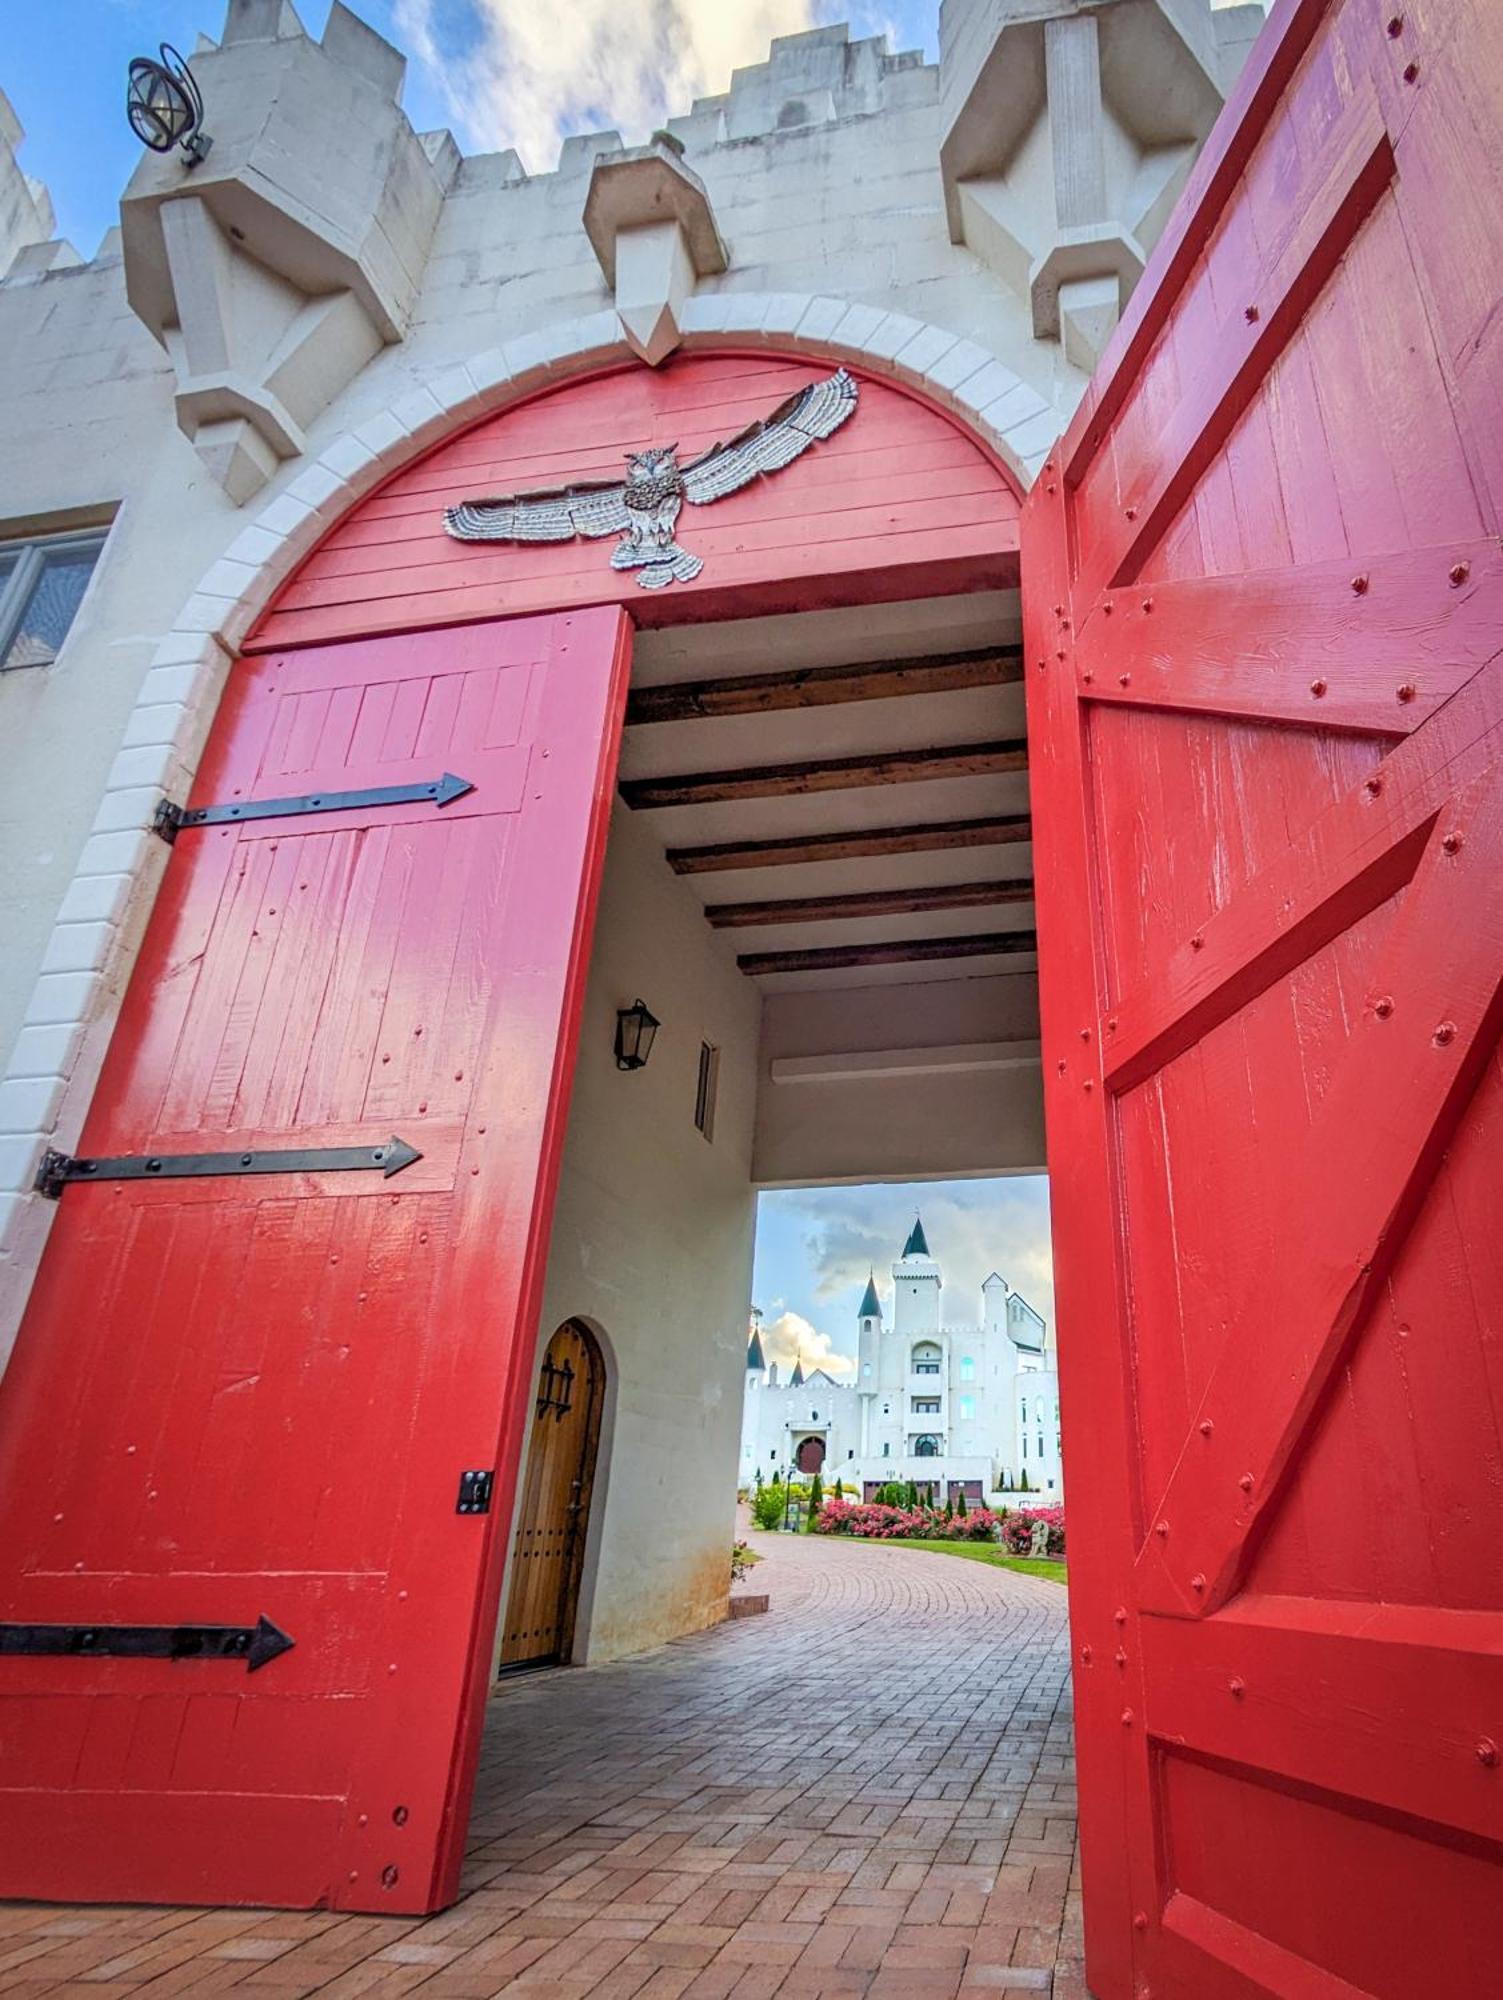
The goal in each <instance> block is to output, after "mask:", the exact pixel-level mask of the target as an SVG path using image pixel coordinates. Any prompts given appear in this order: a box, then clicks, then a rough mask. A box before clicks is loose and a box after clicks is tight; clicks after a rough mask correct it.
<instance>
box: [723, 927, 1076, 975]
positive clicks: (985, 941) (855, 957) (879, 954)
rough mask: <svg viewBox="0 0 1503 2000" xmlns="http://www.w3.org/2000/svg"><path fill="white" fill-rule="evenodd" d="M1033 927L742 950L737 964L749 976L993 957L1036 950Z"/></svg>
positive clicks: (838, 970)
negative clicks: (971, 934) (804, 947)
mask: <svg viewBox="0 0 1503 2000" xmlns="http://www.w3.org/2000/svg"><path fill="white" fill-rule="evenodd" d="M1037 950H1038V938H1037V936H1036V935H1035V933H1034V932H1033V931H990V932H987V933H986V934H984V935H981V936H976V937H942V938H907V939H905V940H903V941H902V942H901V943H897V944H834V945H821V946H815V947H811V949H809V950H807V951H745V952H742V953H741V954H740V955H739V956H738V958H737V960H736V963H737V965H739V966H740V968H741V970H742V971H743V972H744V973H746V974H747V975H748V976H750V977H755V975H756V974H758V973H763V972H840V971H844V970H846V969H847V968H849V967H852V966H863V965H908V964H913V965H920V964H923V963H924V962H925V961H926V960H930V961H932V960H934V959H943V958H995V957H998V956H1000V955H1010V954H1012V953H1015V952H1025V951H1037Z"/></svg>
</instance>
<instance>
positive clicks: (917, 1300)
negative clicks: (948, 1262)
mask: <svg viewBox="0 0 1503 2000" xmlns="http://www.w3.org/2000/svg"><path fill="white" fill-rule="evenodd" d="M892 1280H893V1304H892V1320H893V1331H894V1332H895V1333H899V1334H904V1335H907V1336H909V1337H910V1338H911V1337H912V1336H913V1335H914V1334H918V1333H937V1332H938V1331H939V1293H940V1285H941V1279H940V1275H939V1266H938V1264H936V1263H935V1261H934V1259H933V1258H932V1257H931V1256H930V1255H929V1239H928V1238H927V1237H926V1236H925V1234H924V1223H923V1218H922V1217H921V1216H917V1215H916V1216H915V1217H914V1219H913V1227H912V1229H910V1230H909V1232H908V1241H907V1242H906V1243H905V1244H904V1245H903V1254H902V1256H901V1257H899V1259H898V1261H897V1262H896V1263H895V1264H894V1265H893V1267H892Z"/></svg>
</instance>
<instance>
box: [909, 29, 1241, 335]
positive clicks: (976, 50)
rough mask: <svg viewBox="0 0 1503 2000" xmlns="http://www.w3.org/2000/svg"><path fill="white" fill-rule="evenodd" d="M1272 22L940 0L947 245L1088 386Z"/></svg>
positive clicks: (941, 155)
mask: <svg viewBox="0 0 1503 2000" xmlns="http://www.w3.org/2000/svg"><path fill="white" fill-rule="evenodd" d="M1253 16H1256V25H1261V21H1262V15H1261V13H1260V12H1259V11H1258V10H1257V9H1255V8H1250V7H1245V6H1234V7H1231V8H1223V9H1220V10H1217V11H1215V12H1213V11H1212V9H1211V6H1210V5H1209V0H1049V4H1048V5H1047V6H1041V5H1039V4H1038V0H945V5H944V7H943V9H942V10H941V20H940V74H941V84H940V99H941V126H942V142H941V150H940V166H941V172H942V175H943V179H944V186H945V203H946V210H947V214H948V218H949V224H950V235H951V238H952V240H953V241H955V242H957V243H964V244H965V245H966V246H967V247H968V248H969V249H971V250H973V251H974V252H975V253H976V255H977V256H978V257H980V258H981V259H982V260H983V261H984V262H985V263H987V264H989V265H990V266H991V267H992V269H993V270H995V271H996V272H997V273H998V275H999V276H1001V277H1002V278H1004V279H1005V280H1006V281H1007V283H1008V284H1010V285H1012V286H1013V287H1014V288H1015V289H1016V290H1017V291H1018V292H1019V293H1020V294H1021V295H1022V296H1024V297H1025V298H1026V299H1027V300H1028V303H1029V307H1030V310H1031V313H1032V318H1033V331H1034V337H1035V338H1036V339H1038V340H1058V341H1059V342H1060V344H1061V346H1062V348H1063V351H1064V355H1065V358H1066V359H1067V360H1068V361H1069V362H1070V363H1071V365H1072V366H1073V367H1075V368H1076V369H1078V370H1079V371H1080V372H1081V374H1082V375H1086V374H1089V373H1090V371H1091V370H1092V369H1093V368H1094V367H1095V366H1096V363H1097V362H1098V361H1099V360H1100V358H1101V355H1102V351H1103V349H1104V348H1105V346H1106V343H1107V341H1108V340H1109V338H1110V337H1111V333H1112V329H1113V328H1114V327H1115V326H1116V324H1117V320H1118V318H1119V316H1120V314H1121V311H1122V308H1123V307H1124V306H1125V305H1126V303H1127V300H1128V298H1129V297H1130V296H1131V294H1132V290H1133V287H1134V286H1135V285H1136V284H1137V282H1138V279H1139V278H1140V277H1141V276H1142V273H1143V267H1144V264H1145V263H1146V261H1147V256H1148V253H1149V251H1150V250H1151V249H1152V248H1153V245H1154V244H1155V243H1156V242H1157V241H1158V238H1159V236H1160V235H1161V234H1162V232H1163V228H1164V224H1165V223H1166V221H1167V220H1168V217H1169V213H1170V211H1171V209H1172V208H1173V206H1174V203H1175V200H1176V198H1177V197H1178V195H1179V192H1180V190H1181V189H1182V188H1183V186H1184V184H1185V182H1186V180H1187V179H1188V177H1189V174H1190V169H1191V167H1192V166H1193V164H1194V161H1195V156H1196V154H1197V152H1198V151H1199V148H1200V146H1201V144H1202V143H1203V141H1204V139H1205V136H1206V134H1207V133H1208V132H1209V131H1210V129H1211V126H1212V125H1213V123H1214V122H1215V119H1216V115H1217V113H1218V111H1219V110H1220V108H1221V103H1222V98H1223V95H1224V93H1225V91H1226V89H1227V88H1228V87H1229V84H1230V81H1231V79H1232V78H1233V77H1234V76H1235V74H1236V70H1237V67H1238V66H1239V65H1240V63H1241V61H1242V59H1243V58H1244V57H1245V55H1246V50H1247V45H1248V44H1247V36H1248V33H1249V31H1250V30H1251V28H1252V27H1253V26H1254V25H1255V23H1254V21H1253V18H1252V17H1253Z"/></svg>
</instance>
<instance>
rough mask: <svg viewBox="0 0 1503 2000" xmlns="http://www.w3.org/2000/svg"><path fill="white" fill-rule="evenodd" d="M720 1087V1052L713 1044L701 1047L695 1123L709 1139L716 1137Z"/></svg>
mask: <svg viewBox="0 0 1503 2000" xmlns="http://www.w3.org/2000/svg"><path fill="white" fill-rule="evenodd" d="M719 1087H720V1051H719V1049H717V1048H716V1047H715V1045H714V1043H713V1042H701V1043H700V1045H699V1086H698V1089H697V1090H696V1091H695V1094H694V1123H695V1125H696V1127H697V1128H698V1129H699V1130H700V1131H701V1132H703V1133H704V1135H705V1137H706V1138H707V1139H713V1138H714V1137H715V1095H716V1092H717V1090H718V1089H719Z"/></svg>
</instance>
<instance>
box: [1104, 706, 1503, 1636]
mask: <svg viewBox="0 0 1503 2000" xmlns="http://www.w3.org/2000/svg"><path fill="white" fill-rule="evenodd" d="M1410 740H1411V742H1412V741H1414V740H1415V739H1414V738H1411V739H1410ZM1444 817H1445V831H1444V832H1441V831H1439V830H1437V831H1436V832H1434V833H1432V835H1431V838H1430V842H1429V845H1428V846H1427V848H1426V851H1425V854H1424V857H1423V859H1422V861H1421V863H1420V865H1419V868H1418V869H1417V870H1416V873H1415V876H1414V880H1413V882H1412V883H1411V885H1410V887H1409V890H1408V892H1407V894H1406V897H1405V901H1404V905H1403V908H1402V909H1401V911H1400V913H1399V916H1398V918H1397V920H1396V922H1395V925H1394V928H1393V930H1392V932H1391V933H1390V936H1389V940H1388V944H1387V948H1386V949H1385V951H1384V954H1383V959H1382V962H1381V967H1380V972H1379V976H1378V981H1377V982H1376V992H1377V994H1378V995H1381V996H1382V997H1384V998H1387V999H1391V1000H1392V1002H1393V1006H1392V1011H1391V1012H1386V1013H1379V1012H1378V1011H1376V1009H1375V1010H1373V1011H1371V1012H1368V1013H1366V1014H1365V1015H1364V1016H1363V1017H1362V1018H1361V1019H1359V1020H1358V1022H1357V1024H1356V1026H1355V1028H1354V1030H1353V1033H1352V1037H1351V1041H1350V1043H1349V1045H1348V1048H1347V1051H1346V1054H1345V1056H1344V1057H1343V1059H1342V1060H1341V1062H1340V1064H1339V1066H1338V1068H1337V1070H1336V1073H1335V1075H1334V1077H1333V1078H1332V1081H1331V1084H1330V1087H1329V1089H1328V1090H1327V1092H1326V1095H1325V1097H1324V1099H1323V1101H1322V1103H1321V1105H1320V1108H1319V1111H1318V1113H1317V1115H1316V1118H1315V1120H1314V1122H1313V1123H1312V1125H1311V1128H1310V1131H1309V1134H1308V1136H1307V1137H1306V1138H1305V1140H1304V1141H1303V1143H1302V1144H1301V1145H1300V1146H1299V1148H1298V1149H1297V1150H1296V1151H1295V1153H1294V1154H1293V1156H1292V1157H1291V1158H1289V1159H1288V1160H1287V1161H1286V1162H1285V1164H1284V1169H1283V1174H1282V1180H1283V1188H1282V1198H1283V1200H1284V1202H1285V1204H1286V1212H1287V1214H1288V1216H1289V1217H1290V1225H1291V1226H1290V1230H1289V1241H1290V1249H1289V1254H1288V1256H1287V1258H1286V1259H1285V1260H1284V1261H1283V1262H1282V1263H1281V1264H1279V1265H1278V1266H1277V1267H1276V1268H1275V1269H1274V1270H1273V1271H1272V1272H1270V1273H1269V1276H1268V1282H1267V1285H1266V1287H1263V1288H1262V1289H1261V1296H1260V1297H1259V1298H1258V1299H1257V1300H1256V1301H1254V1300H1252V1299H1245V1300H1240V1299H1239V1300H1235V1301H1231V1302H1229V1304H1230V1307H1231V1324H1232V1325H1233V1327H1234V1328H1236V1327H1240V1326H1247V1327H1250V1326H1251V1325H1253V1324H1254V1323H1256V1324H1257V1326H1258V1328H1259V1338H1258V1339H1257V1340H1256V1341H1251V1340H1248V1339H1244V1338H1237V1337H1234V1338H1232V1339H1230V1340H1229V1341H1228V1342H1227V1344H1226V1346H1225V1347H1224V1349H1223V1350H1222V1357H1221V1360H1220V1362H1219V1363H1218V1364H1217V1366H1216V1368H1215V1370H1214V1372H1213V1374H1212V1376H1211V1380H1210V1383H1209V1386H1208V1387H1207V1389H1206V1391H1205V1394H1204V1396H1203V1397H1202V1398H1201V1401H1200V1405H1199V1408H1198V1410H1197V1411H1196V1419H1195V1423H1194V1425H1193V1426H1192V1429H1191V1432H1190V1434H1189V1436H1188V1438H1187V1439H1186V1442H1185V1446H1184V1449H1183V1451H1182V1453H1181V1455H1180V1458H1179V1461H1178V1464H1177V1465H1176V1467H1175V1470H1174V1472H1173V1474H1172V1475H1171V1477H1170V1479H1169V1482H1168V1485H1167V1487H1166V1489H1165V1491H1164V1494H1163V1496H1162V1498H1161V1500H1160V1501H1159V1504H1158V1505H1157V1506H1156V1507H1155V1508H1154V1510H1153V1523H1152V1528H1151V1531H1150V1533H1149V1534H1148V1535H1147V1536H1146V1538H1145V1541H1144V1546H1143V1552H1142V1554H1141V1555H1140V1556H1139V1559H1138V1564H1137V1568H1138V1577H1139V1588H1140V1593H1141V1601H1142V1603H1143V1604H1144V1605H1145V1607H1146V1608H1148V1609H1151V1610H1157V1611H1179V1612H1186V1613H1189V1614H1191V1615H1202V1616H1203V1615H1205V1614H1206V1613H1208V1612H1211V1611H1214V1610H1215V1609H1217V1608H1218V1607H1219V1606H1220V1605H1221V1604H1222V1603H1224V1602H1225V1600H1226V1598H1227V1597H1228V1595H1229V1594H1230V1592H1231V1591H1232V1590H1233V1589H1234V1588H1235V1587H1236V1584H1237V1580H1238V1576H1239V1573H1240V1570H1241V1566H1242V1563H1243V1560H1244V1557H1245V1554H1246V1551H1247V1546H1248V1539H1249V1537H1250V1535H1251V1534H1252V1532H1253V1530H1254V1528H1255V1527H1256V1525H1257V1524H1258V1522H1259V1521H1260V1520H1261V1519H1262V1518H1263V1517H1264V1515H1265V1514H1266V1513H1267V1511H1268V1509H1269V1508H1270V1506H1271V1505H1272V1503H1273V1500H1274V1497H1275V1495H1276V1493H1277V1491H1278V1487H1279V1483H1280V1481H1281V1479H1282V1477H1283V1475H1284V1473H1285V1471H1286V1469H1287V1467H1288V1465H1289V1462H1290V1460H1291V1458H1292V1456H1293V1454H1294V1452H1295V1450H1296V1448H1297V1446H1298V1444H1299V1442H1300V1439H1301V1437H1302V1435H1303V1434H1304V1432H1305V1429H1306V1427H1307V1426H1308V1424H1309V1423H1310V1421H1311V1418H1312V1416H1313V1414H1314V1412H1315V1410H1316V1408H1317V1406H1318V1404H1319V1402H1320V1399H1321V1397H1322V1395H1323V1394H1324V1391H1325V1388H1326V1385H1327V1383H1328V1381H1329V1379H1330V1375H1331V1372H1332V1370H1333V1369H1334V1368H1335V1366H1336V1365H1337V1363H1338V1362H1339V1360H1340V1359H1341V1356H1342V1354H1343V1353H1344V1352H1345V1350H1346V1347H1347V1343H1348V1342H1349V1340H1350V1339H1351V1338H1352V1337H1353V1335H1354V1334H1355V1333H1356V1331H1357V1330H1358V1329H1359V1328H1360V1326H1361V1323H1362V1321H1363V1319H1364V1317H1365V1315H1366V1313H1367V1311H1368V1309H1369V1307H1370V1306H1371V1303H1372V1301H1373V1298H1374V1296H1375V1294H1376V1292H1377V1290H1378V1289H1379V1287H1381V1285H1382V1283H1383V1282H1384V1279H1385V1277H1386V1275H1387V1272H1388V1271H1389V1269H1390V1268H1391V1267H1392V1264H1393V1261H1394V1259H1395V1257H1396V1255H1397V1253H1398V1251H1399V1249H1400V1247H1401V1245H1402V1243H1403V1239H1404V1236H1405V1233H1406V1231H1407V1230H1408V1228H1409V1226H1410V1224H1411V1223H1412V1222H1413V1220H1414V1216H1415V1214H1416V1212H1417V1210H1418V1208H1419V1206H1420V1204H1421V1203H1422V1202H1423V1200H1424V1197H1425V1194H1426V1191H1427V1189H1428V1187H1429V1184H1430V1180H1431V1178H1432V1176H1433V1174H1434V1172H1435V1170H1436V1167H1437V1165H1438V1163H1439V1160H1440V1158H1441V1156H1442V1154H1443V1153H1444V1150H1445V1147H1446V1145H1447V1143H1448V1142H1449V1140H1450V1137H1451V1134H1452V1132H1453V1130H1454V1128H1455V1125H1456V1121H1457V1119H1458V1118H1459V1117H1460V1115H1461V1113H1462V1111H1463V1110H1464V1108H1465V1105H1466V1102H1467V1100H1468V1099H1469V1097H1470V1096H1471V1093H1472V1091H1473V1089H1474V1088H1475V1086H1476V1082H1477V1078H1478V1076H1479V1075H1480V1073H1481V1070H1482V1067H1483V1065H1484V1064H1486V1063H1487V1062H1488V1061H1489V1060H1491V1058H1492V1056H1493V1054H1494V1051H1495V1047H1496V1044H1497V1041H1498V1037H1499V1033H1500V1030H1503V897H1500V896H1499V895H1498V894H1497V893H1496V885H1497V883H1498V881H1499V880H1500V879H1503V765H1495V766H1494V767H1492V769H1491V770H1490V771H1489V772H1488V773H1487V774H1486V775H1485V776H1483V777H1482V778H1480V779H1478V780H1477V781H1476V782H1475V784H1474V785H1473V786H1472V787H1471V788H1470V790H1469V791H1468V792H1467V793H1466V794H1465V795H1464V797H1463V798H1462V799H1460V800H1458V801H1457V802H1456V803H1455V805H1454V806H1453V807H1452V808H1451V809H1450V810H1448V811H1447V812H1446V813H1445V816H1444ZM1359 1132H1360V1133H1361V1134H1362V1148H1361V1156H1360V1157H1354V1148H1353V1144H1352V1138H1353V1134H1354V1133H1359Z"/></svg>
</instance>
